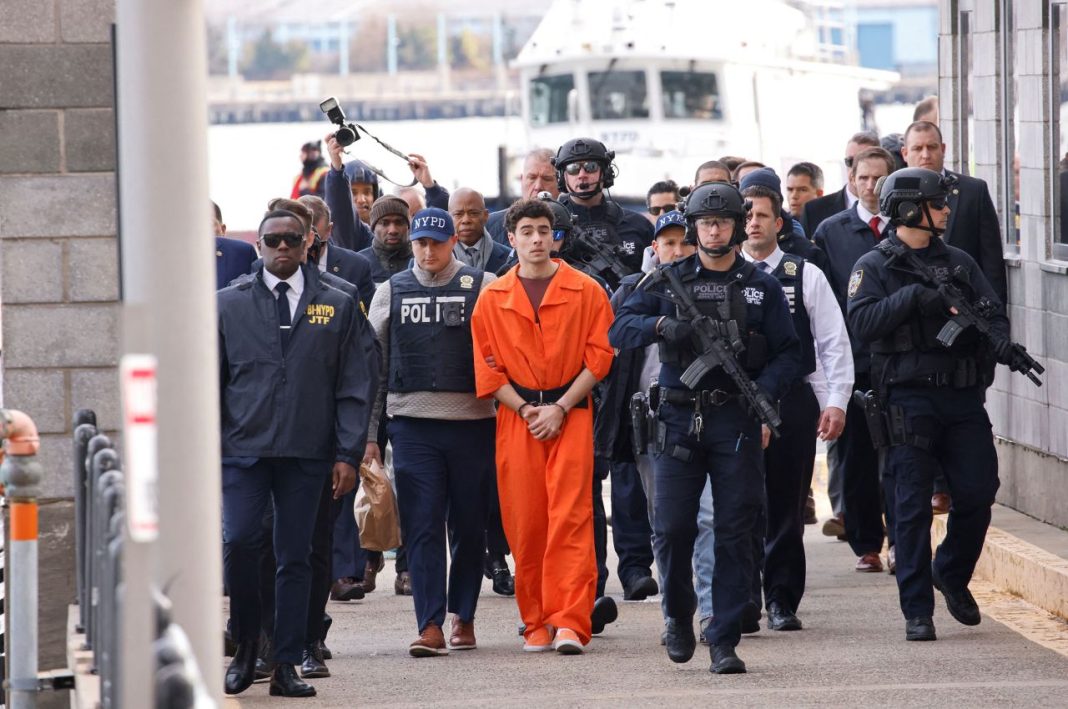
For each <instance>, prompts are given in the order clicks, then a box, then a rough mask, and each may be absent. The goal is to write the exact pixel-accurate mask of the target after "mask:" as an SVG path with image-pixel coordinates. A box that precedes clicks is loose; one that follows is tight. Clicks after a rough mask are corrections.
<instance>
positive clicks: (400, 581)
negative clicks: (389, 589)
mask: <svg viewBox="0 0 1068 709" xmlns="http://www.w3.org/2000/svg"><path fill="white" fill-rule="evenodd" d="M393 593H395V594H397V595H398V596H410V595H412V575H411V574H410V573H408V572H407V571H402V572H400V573H399V574H397V579H396V580H395V581H394V582H393Z"/></svg>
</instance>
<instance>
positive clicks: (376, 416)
mask: <svg viewBox="0 0 1068 709" xmlns="http://www.w3.org/2000/svg"><path fill="white" fill-rule="evenodd" d="M462 266H463V264H462V263H461V262H460V261H458V260H457V259H456V257H455V256H454V257H453V259H452V263H450V264H449V265H448V266H446V267H445V269H444V270H443V271H441V273H438V274H437V275H431V274H429V273H427V272H426V271H424V270H423V269H421V268H419V266H418V265H415V264H412V272H413V273H415V277H416V278H417V279H418V280H419V282H420V283H422V284H423V285H424V286H431V287H432V286H443V285H446V284H447V283H449V282H450V281H451V280H452V279H453V277H454V276H455V275H456V272H457V271H459V270H460V268H461V267H462ZM495 280H497V277H496V276H494V275H493V274H492V273H486V274H485V275H484V276H483V278H482V290H485V289H486V286H488V285H489V284H490V283H492V282H493V281H495ZM479 292H481V291H479ZM392 293H393V290H392V289H391V288H390V287H389V282H388V281H386V282H385V283H383V284H381V285H380V286H379V287H378V288H377V289H375V297H374V299H373V300H372V301H371V311H370V312H369V313H368V314H367V319H368V320H369V321H370V323H371V327H373V328H374V329H375V335H376V336H377V337H378V342H379V343H380V344H381V345H382V369H381V379H380V381H379V387H378V397H377V398H376V399H375V405H374V408H373V409H372V411H371V421H370V426H369V429H368V436H367V440H368V441H372V442H373V441H376V440H378V434H379V426H380V425H381V423H382V419H383V414H384V413H385V412H384V411H383V406H384V407H385V409H386V410H387V411H388V412H389V415H390V416H411V417H413V418H428V419H442V420H446V421H472V420H477V419H489V418H494V417H495V416H496V415H497V414H496V411H495V410H494V407H493V399H478V398H476V397H475V393H474V392H473V391H472V392H470V393H468V392H463V391H409V392H392V391H389V354H390V353H389V315H390V311H391V307H390V304H391V303H390V301H391V297H392ZM470 316H471V315H470V313H468V317H470Z"/></svg>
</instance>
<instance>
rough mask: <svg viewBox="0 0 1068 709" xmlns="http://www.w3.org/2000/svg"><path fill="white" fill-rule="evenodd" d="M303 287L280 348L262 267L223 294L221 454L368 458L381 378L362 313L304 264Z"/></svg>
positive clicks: (356, 460) (220, 315)
mask: <svg viewBox="0 0 1068 709" xmlns="http://www.w3.org/2000/svg"><path fill="white" fill-rule="evenodd" d="M301 269H302V270H303V272H304V292H303V293H302V294H301V298H300V303H299V305H298V307H297V313H296V317H295V318H294V320H293V324H292V330H290V336H289V345H288V347H287V348H286V350H285V352H284V353H283V351H282V342H281V337H280V334H279V327H278V308H277V303H276V301H275V296H274V294H272V293H271V291H270V290H268V289H267V286H266V284H265V283H264V282H263V269H262V268H260V269H259V270H257V271H256V273H255V274H254V275H253V277H250V278H247V279H242V280H240V281H239V282H238V283H236V284H235V285H233V286H230V287H228V288H224V289H223V290H221V291H219V293H218V296H217V297H218V328H219V385H220V386H219V390H220V398H221V424H222V455H223V456H224V457H251V458H277V457H287V458H288V457H291V458H312V459H320V460H323V459H333V460H337V461H340V462H345V463H349V464H351V465H354V466H358V465H359V464H360V460H361V459H362V458H363V453H364V446H365V444H366V440H367V424H368V418H369V414H370V410H371V405H372V402H373V400H374V386H375V383H376V378H375V377H374V376H373V375H374V374H375V372H374V371H373V365H372V364H371V359H372V358H369V357H367V351H366V348H365V343H363V342H362V340H363V339H365V338H363V337H362V336H361V335H362V330H361V327H364V328H366V326H365V325H361V320H362V315H361V314H360V312H359V308H358V307H357V305H356V303H355V301H354V300H353V299H352V297H351V296H350V295H348V294H346V293H345V292H343V291H341V290H338V289H337V288H334V287H331V286H329V285H327V284H326V283H324V282H323V281H322V280H320V278H319V272H318V269H317V268H314V267H312V266H309V265H307V264H304V265H302V266H301Z"/></svg>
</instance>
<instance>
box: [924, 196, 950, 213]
mask: <svg viewBox="0 0 1068 709" xmlns="http://www.w3.org/2000/svg"><path fill="white" fill-rule="evenodd" d="M946 204H947V201H946V198H945V197H933V198H931V199H929V200H927V205H928V206H929V207H930V208H931V209H934V210H935V211H940V210H942V209H945V208H946Z"/></svg>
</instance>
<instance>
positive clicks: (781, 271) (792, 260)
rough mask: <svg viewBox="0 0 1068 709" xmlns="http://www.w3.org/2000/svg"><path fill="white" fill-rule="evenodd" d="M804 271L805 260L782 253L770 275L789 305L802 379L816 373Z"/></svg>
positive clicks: (814, 346) (814, 347)
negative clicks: (777, 283)
mask: <svg viewBox="0 0 1068 709" xmlns="http://www.w3.org/2000/svg"><path fill="white" fill-rule="evenodd" d="M804 270H805V259H803V258H801V257H800V256H795V255H794V254H787V253H784V254H783V256H782V261H780V262H779V267H778V268H776V269H775V271H774V272H773V273H772V274H771V275H773V276H775V278H777V279H778V281H779V283H781V284H782V289H783V292H785V293H786V302H787V303H789V305H790V315H792V316H793V318H794V329H795V330H797V338H798V339H799V340H801V372H800V375H801V376H802V377H804V376H807V375H809V374H812V373H813V372H815V371H816V345H815V341H814V340H813V339H812V328H811V322H810V320H809V316H808V308H807V307H806V306H805V291H804V288H803V287H802V285H803V283H804V281H803V280H802V278H803V275H804Z"/></svg>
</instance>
